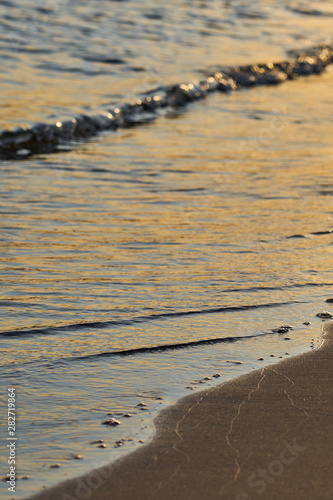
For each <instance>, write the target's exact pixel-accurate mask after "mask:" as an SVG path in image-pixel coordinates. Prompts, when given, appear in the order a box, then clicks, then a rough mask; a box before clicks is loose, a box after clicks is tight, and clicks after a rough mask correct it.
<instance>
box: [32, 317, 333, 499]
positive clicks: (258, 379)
mask: <svg viewBox="0 0 333 500" xmlns="http://www.w3.org/2000/svg"><path fill="white" fill-rule="evenodd" d="M325 326H326V331H325V335H324V337H323V343H322V345H321V347H320V348H318V349H316V350H314V351H311V352H308V353H304V354H301V355H298V356H295V357H292V358H289V359H285V360H282V361H280V362H278V363H276V364H273V365H269V366H266V367H264V368H262V369H260V370H256V371H254V372H251V373H249V374H245V375H242V376H240V377H238V378H236V379H232V380H231V381H228V382H225V383H223V384H221V385H218V386H216V387H214V388H209V389H207V390H204V391H201V392H199V393H195V394H191V395H188V396H185V397H184V398H182V399H180V400H179V401H178V402H177V403H176V404H175V405H173V406H170V407H168V408H166V409H165V410H163V411H162V412H161V413H160V414H159V415H158V417H157V418H156V420H155V425H156V434H155V436H154V438H153V440H152V441H150V442H149V443H148V444H147V445H145V446H144V447H142V448H140V449H138V450H136V451H133V452H132V453H130V454H129V455H126V456H125V457H123V458H120V459H118V460H117V461H116V462H113V463H111V464H110V465H108V466H105V467H101V468H99V469H96V470H94V471H91V472H90V473H88V474H86V475H84V476H81V477H80V478H76V479H71V480H68V481H65V482H63V483H60V484H58V485H56V486H54V487H52V488H49V489H46V490H44V491H41V492H39V493H38V494H36V495H33V496H31V497H29V499H31V500H33V499H34V500H44V499H48V500H52V499H57V500H59V499H61V500H70V499H72V500H73V499H77V500H84V499H88V498H92V499H96V500H104V499H105V500H106V499H109V498H110V495H111V497H112V498H113V499H122V500H125V499H132V498H133V499H134V498H135V499H138V500H140V499H145V500H146V499H148V498H151V499H154V498H156V499H159V500H164V499H165V500H168V499H171V498H173V499H175V500H176V499H179V500H182V499H185V498H186V499H191V500H192V499H197V498H198V499H199V498H200V499H201V498H211V499H214V498H221V499H224V498H225V499H228V500H229V499H236V500H247V499H255V498H268V499H275V498H276V499H280V498H284V499H290V500H291V499H294V498H298V499H300V500H301V499H304V500H305V499H308V498H316V500H320V499H326V498H327V499H330V498H332V495H333V484H332V481H331V472H330V471H331V470H332V468H333V457H332V453H331V450H332V447H333V430H332V428H331V425H330V424H331V421H332V407H333V394H332V390H331V384H330V381H331V382H332V381H333V377H332V370H331V362H332V358H333V342H332V340H333V322H330V323H325V325H324V328H325ZM262 495H263V496H262ZM27 500H28V499H27Z"/></svg>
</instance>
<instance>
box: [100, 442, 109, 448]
mask: <svg viewBox="0 0 333 500" xmlns="http://www.w3.org/2000/svg"><path fill="white" fill-rule="evenodd" d="M107 446H108V445H107V444H105V443H102V444H99V445H98V448H107Z"/></svg>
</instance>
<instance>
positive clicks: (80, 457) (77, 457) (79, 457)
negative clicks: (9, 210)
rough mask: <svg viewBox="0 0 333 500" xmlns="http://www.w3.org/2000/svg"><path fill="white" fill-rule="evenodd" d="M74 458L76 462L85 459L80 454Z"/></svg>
mask: <svg viewBox="0 0 333 500" xmlns="http://www.w3.org/2000/svg"><path fill="white" fill-rule="evenodd" d="M74 458H75V459H76V460H81V459H82V458H83V455H80V454H79V453H77V454H76V455H75V456H74Z"/></svg>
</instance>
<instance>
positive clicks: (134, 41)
mask: <svg viewBox="0 0 333 500" xmlns="http://www.w3.org/2000/svg"><path fill="white" fill-rule="evenodd" d="M0 10H1V21H0V53H1V56H2V58H3V61H4V62H3V68H4V69H3V73H2V76H1V98H2V100H1V103H0V110H1V117H0V122H1V123H0V125H1V127H0V128H10V127H13V126H16V125H22V124H25V123H34V122H38V121H43V122H47V121H48V120H50V121H54V120H55V119H58V118H59V119H62V118H63V117H66V116H73V114H74V113H83V112H84V113H87V112H88V113H90V112H95V111H98V110H100V109H102V108H103V107H104V106H105V105H108V104H110V103H117V102H122V101H125V100H128V98H129V97H131V96H133V95H138V94H139V93H140V92H143V91H145V90H147V89H148V88H153V87H154V86H155V87H156V86H158V85H159V84H160V82H163V83H168V84H170V83H172V82H178V81H184V80H185V81H186V80H189V81H192V80H193V79H195V78H200V75H202V73H201V70H207V69H209V68H211V67H213V66H214V65H220V64H239V63H252V62H260V61H269V60H271V58H274V59H276V58H277V59H278V58H280V59H284V57H285V50H287V49H293V48H296V49H297V48H303V47H306V46H309V45H314V44H316V43H322V42H330V40H329V37H330V36H331V33H330V29H331V23H332V17H331V16H332V12H333V11H332V6H331V3H330V2H324V1H322V2H287V1H284V2H273V1H270V2H260V1H257V2H241V1H238V2H237V1H235V2H230V3H229V2H226V3H225V4H224V3H222V2H213V1H211V2H191V3H187V2H182V1H180V0H178V1H176V0H172V1H171V2H168V4H167V5H166V4H165V3H162V2H154V3H150V2H148V1H143V2H132V1H126V2H125V1H124V2H113V1H111V2H106V1H99V2H97V1H91V2H75V3H74V2H65V1H59V2H56V1H55V2H47V3H46V4H45V3H44V4H43V5H42V4H41V3H40V4H39V3H38V2H32V1H23V0H22V1H20V2H19V1H16V2H14V1H10V0H6V2H5V3H2V5H1V7H0ZM111 59H112V61H111ZM332 82H333V72H332V69H328V70H327V71H326V72H325V73H324V74H322V75H320V76H310V77H308V78H305V79H300V80H298V81H288V82H286V83H285V84H284V85H283V86H279V87H260V88H258V89H253V90H243V91H241V92H238V93H234V94H231V95H223V94H214V95H212V96H211V97H210V98H209V99H206V100H204V101H199V102H196V103H193V104H191V106H189V107H188V108H186V109H183V110H173V111H172V110H170V109H168V110H166V112H165V113H164V114H163V115H162V116H161V117H160V119H159V120H158V121H156V122H155V123H152V124H149V125H146V126H143V127H140V128H133V129H130V130H120V131H118V132H116V133H105V134H102V135H101V136H99V137H98V138H95V139H94V140H92V141H86V142H81V143H80V144H79V145H76V147H75V148H74V149H73V150H72V151H68V152H59V153H57V154H52V155H45V156H43V155H40V156H36V157H34V158H30V159H27V160H25V161H20V162H17V161H15V162H11V161H3V162H1V185H0V190H1V208H0V209H1V219H0V223H1V232H0V238H1V243H0V245H1V271H0V272H1V274H0V277H1V283H2V286H1V296H0V308H1V309H0V311H1V313H2V314H1V318H0V325H1V326H0V340H1V352H2V354H3V356H2V368H1V375H2V380H3V388H4V390H5V389H6V388H7V386H15V387H16V388H17V406H18V457H19V462H18V464H19V476H20V475H22V476H24V475H29V476H31V478H30V479H29V480H24V481H23V480H22V481H21V482H20V481H19V482H18V488H17V490H18V495H17V497H18V498H22V497H24V496H28V494H30V493H33V492H35V491H38V490H39V489H41V488H42V487H43V486H44V485H49V484H52V483H53V484H54V483H55V482H57V481H59V480H61V479H64V478H67V477H71V476H75V475H78V474H81V473H82V472H84V471H87V470H89V469H91V468H93V467H96V466H100V465H102V464H104V463H107V462H108V461H110V460H113V459H114V458H116V457H117V456H119V454H122V453H126V451H128V450H131V449H134V447H135V446H141V444H142V443H140V441H141V440H143V441H147V439H149V437H150V436H151V435H152V430H153V426H152V417H153V416H154V415H155V414H156V411H157V410H158V409H160V408H162V407H164V406H165V405H166V404H170V403H172V402H174V401H175V400H176V399H177V398H178V397H180V396H182V395H184V394H185V393H188V392H189V391H190V390H199V389H200V388H202V387H203V385H202V384H203V383H205V384H207V385H212V384H214V383H218V382H221V381H224V380H228V379H230V378H232V377H234V376H237V375H240V374H242V373H246V372H248V371H250V370H252V369H253V368H258V367H259V366H260V367H261V366H263V364H264V363H271V362H275V361H277V360H278V359H279V357H280V356H282V357H286V356H289V355H292V354H297V353H301V352H305V351H306V350H308V349H310V348H311V347H312V346H313V345H315V346H316V345H318V343H317V339H318V337H319V335H320V331H321V326H322V321H321V320H320V319H319V318H317V317H316V313H318V312H320V311H321V310H323V309H327V308H328V309H329V304H326V303H325V300H326V299H327V298H328V297H330V296H332V295H331V294H333V272H332V232H331V231H332V229H333V224H332V220H333V219H332V217H333V205H332V195H333V184H332V170H331V165H332V160H333V146H332V139H331V138H332V98H333V90H332ZM304 322H310V323H311V324H310V325H304V324H303V323H304ZM286 324H289V325H291V326H293V329H292V330H290V331H289V332H287V333H283V334H281V333H276V332H274V331H273V330H274V329H276V328H278V327H280V326H281V325H286ZM286 339H289V340H286ZM312 339H314V340H312ZM209 341H212V342H209ZM287 352H288V353H289V354H286V353H287ZM271 355H274V357H273V356H272V357H271ZM260 357H262V358H264V360H263V361H259V360H258V358H260ZM217 373H219V374H220V375H221V377H219V378H216V379H215V378H213V377H212V376H213V375H214V374H217ZM205 377H209V378H212V380H204V378H205ZM187 387H190V389H187ZM141 402H144V403H145V404H146V405H147V407H145V408H148V410H142V409H141V408H142V407H138V406H137V405H138V404H139V403H141ZM108 413H112V415H113V416H114V417H115V418H117V419H119V420H121V422H122V423H121V425H119V426H118V427H117V428H109V427H107V426H104V425H101V422H102V421H104V420H105V419H106V418H111V417H110V416H107V414H108ZM126 413H130V414H132V415H133V416H132V417H131V418H126V417H124V416H123V415H124V414H126ZM122 438H124V439H130V440H132V441H126V442H125V444H124V445H123V446H121V447H117V448H114V446H115V442H116V441H117V440H120V439H122ZM97 439H104V440H105V443H106V444H107V445H108V447H107V448H105V449H100V448H97V447H96V444H91V443H90V442H91V441H93V440H97ZM77 453H79V454H81V455H83V456H84V458H83V459H82V460H75V459H74V456H75V454H77ZM55 464H60V465H61V467H60V468H51V467H50V466H52V465H55ZM6 472H7V471H6V470H5V471H4V473H6ZM4 486H5V483H4Z"/></svg>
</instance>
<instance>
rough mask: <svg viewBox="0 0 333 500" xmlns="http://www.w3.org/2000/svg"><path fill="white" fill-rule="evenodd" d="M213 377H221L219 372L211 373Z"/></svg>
mask: <svg viewBox="0 0 333 500" xmlns="http://www.w3.org/2000/svg"><path fill="white" fill-rule="evenodd" d="M213 377H214V378H219V377H221V373H215V375H213Z"/></svg>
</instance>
